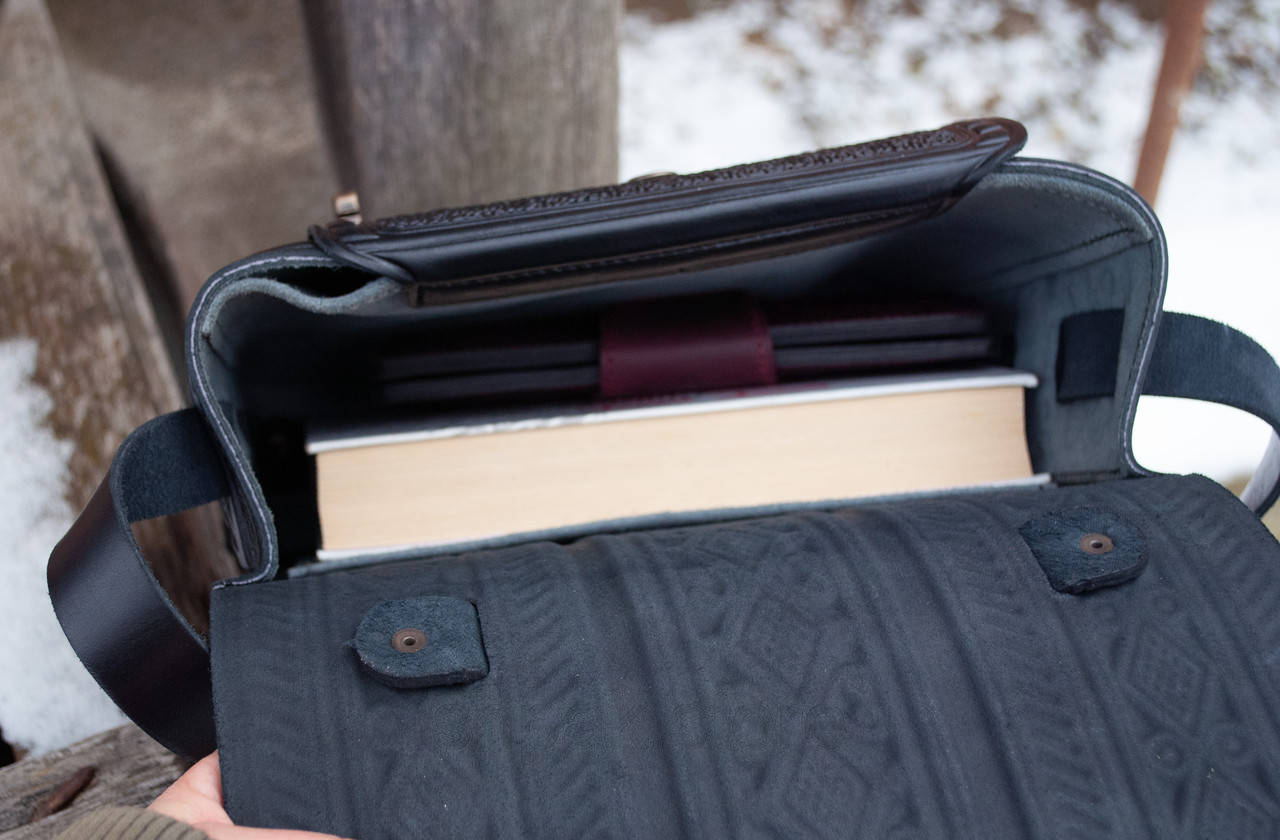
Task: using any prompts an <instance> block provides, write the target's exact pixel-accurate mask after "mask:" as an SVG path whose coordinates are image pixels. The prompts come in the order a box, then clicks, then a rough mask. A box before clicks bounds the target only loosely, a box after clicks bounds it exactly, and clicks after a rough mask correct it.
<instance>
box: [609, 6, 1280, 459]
mask: <svg viewBox="0 0 1280 840" xmlns="http://www.w3.org/2000/svg"><path fill="white" fill-rule="evenodd" d="M851 7H852V9H853V11H852V13H847V12H846V11H845V10H846V4H845V3H842V2H837V0H794V2H788V3H785V4H778V3H773V2H767V0H742V2H739V3H737V4H735V5H731V6H728V7H725V8H722V9H718V10H715V11H712V12H708V13H705V14H703V15H701V16H699V17H696V18H693V19H691V20H687V21H681V22H676V23H664V24H656V23H652V22H650V21H649V20H647V19H646V18H643V17H640V16H636V15H632V16H629V17H628V18H627V20H626V23H625V26H624V38H623V52H622V125H621V134H622V167H621V168H622V177H623V178H628V177H633V176H635V175H638V174H642V173H645V172H652V171H662V170H673V171H696V170H699V169H706V168H711V167H717V166H723V165H727V164H732V163H740V162H744V161H749V160H756V159H760V158H767V157H774V156H779V155H785V154H790V153H794V152H799V151H804V150H807V149H811V148H816V147H821V146H835V145H842V144H845V143H850V142H857V141H860V140H868V139H873V138H876V137H882V136H887V135H892V134H899V133H902V132H905V131H912V130H918V129H923V128H934V127H937V126H939V125H943V124H945V123H947V122H949V121H951V120H954V119H958V118H963V117H971V116H977V115H985V114H997V115H1000V116H1007V117H1012V118H1014V119H1017V120H1020V121H1021V122H1023V123H1024V124H1026V126H1027V128H1028V131H1029V133H1030V140H1029V142H1028V144H1027V148H1026V150H1025V152H1024V154H1027V155H1033V156H1039V157H1053V158H1059V159H1063V160H1071V161H1074V162H1077V163H1082V164H1085V165H1087V166H1091V167H1093V168H1095V169H1099V170H1101V171H1103V172H1106V173H1107V174H1109V175H1112V176H1113V177H1116V178H1119V179H1120V180H1124V181H1128V180H1129V179H1130V178H1131V177H1132V174H1133V171H1134V169H1135V168H1136V164H1137V155H1138V149H1139V147H1140V145H1141V142H1142V134H1143V131H1144V129H1145V126H1146V119H1147V114H1148V110H1149V108H1150V103H1151V95H1152V91H1153V89H1154V85H1155V78H1156V71H1157V69H1158V67H1159V63H1160V57H1161V50H1162V46H1163V35H1162V30H1161V28H1160V27H1159V26H1158V25H1156V24H1152V23H1148V22H1145V21H1143V20H1141V19H1139V18H1138V17H1137V16H1136V15H1135V14H1134V13H1133V12H1132V11H1131V9H1130V8H1129V7H1127V6H1123V5H1119V4H1116V3H1106V2H1104V3H1101V4H1099V5H1098V7H1097V9H1096V11H1094V12H1092V13H1091V12H1089V11H1086V10H1084V9H1082V8H1081V7H1080V6H1079V5H1074V4H1072V3H1069V2H1066V0H1045V2H1029V0H1023V2H1019V0H966V1H965V2H961V0H919V1H918V2H910V0H863V2H860V3H856V4H851ZM1210 8H1211V13H1210V15H1211V16H1210V19H1209V21H1208V28H1209V30H1210V32H1211V33H1212V35H1211V37H1210V38H1209V39H1208V40H1207V42H1206V51H1207V53H1208V55H1209V56H1210V69H1211V70H1212V71H1213V72H1212V73H1210V74H1208V75H1209V76H1210V81H1211V82H1212V84H1210V85H1209V87H1210V88H1211V90H1209V91H1207V92H1206V91H1204V90H1202V88H1203V87H1204V85H1199V86H1198V87H1197V89H1196V91H1194V92H1193V93H1192V95H1191V96H1190V97H1189V98H1188V100H1187V102H1186V104H1185V106H1184V125H1186V126H1187V127H1186V129H1185V130H1183V131H1182V132H1180V134H1179V135H1178V136H1177V137H1176V138H1175V142H1174V147H1173V150H1172V153H1171V156H1170V160H1169V163H1168V166H1167V168H1166V171H1165V176H1164V181H1163V184H1162V186H1161V195H1160V198H1159V201H1158V204H1157V208H1156V209H1157V211H1158V213H1159V215H1160V217H1161V219H1162V220H1163V223H1164V226H1165V229H1166V232H1167V234H1168V237H1169V243H1170V244H1169V251H1170V277H1169V290H1168V297H1167V301H1166V304H1167V308H1168V309H1171V310H1179V311H1186V312H1194V313H1196V314H1202V315H1207V316H1209V317H1213V318H1217V319H1219V320H1222V321H1225V322H1227V323H1230V324H1232V325H1233V326H1236V327H1238V328H1240V329H1243V330H1245V331H1246V332H1248V333H1249V334H1251V335H1252V336H1253V337H1254V338H1256V339H1257V340H1258V341H1260V342H1261V343H1262V344H1263V345H1264V346H1266V347H1267V348H1268V349H1269V350H1270V351H1271V352H1272V354H1273V355H1280V317H1277V315H1280V271H1277V269H1276V268H1275V267H1274V266H1275V265H1276V261H1275V259H1274V257H1273V252H1272V249H1273V241H1274V238H1275V235H1276V233H1278V232H1280V144H1277V143H1276V141H1277V140H1280V102H1277V97H1276V96H1275V91H1274V77H1273V76H1269V75H1266V74H1265V73H1259V72H1258V71H1257V68H1250V67H1249V66H1248V62H1247V61H1246V60H1245V58H1248V57H1250V56H1252V57H1253V58H1254V59H1255V60H1258V61H1261V62H1272V63H1274V61H1275V58H1276V52H1275V49H1276V46H1275V44H1274V42H1275V40H1276V38H1275V33H1277V32H1280V4H1277V3H1270V4H1252V3H1249V2H1248V0H1220V2H1218V3H1215V4H1213V5H1212V6H1211V7H1210ZM913 9H914V10H918V12H919V13H918V14H913V13H912V10H913ZM1249 16H1253V18H1252V19H1249ZM1242 21H1243V22H1242ZM1268 32H1270V33H1271V35H1270V37H1268V36H1267V35H1266V34H1265V33H1268ZM1242 41H1243V42H1244V43H1241V42H1242ZM1242 56H1244V57H1245V58H1242ZM1277 72H1280V68H1276V67H1271V69H1270V73H1271V74H1275V73H1277ZM1269 85H1270V86H1269ZM1267 435H1268V430H1267V429H1266V427H1265V426H1264V425H1263V424H1262V423H1261V421H1258V420H1256V419H1254V418H1252V417H1249V416H1248V415H1245V414H1242V413H1240V412H1236V411H1234V410H1232V409H1225V408H1220V407H1217V406H1207V405H1203V404H1199V403H1189V402H1185V401H1181V400H1164V399H1153V398H1146V399H1144V400H1143V401H1142V405H1141V406H1140V408H1139V412H1138V419H1137V426H1136V429H1135V449H1136V452H1137V455H1138V458H1139V461H1140V462H1141V463H1143V464H1145V465H1147V466H1150V467H1152V468H1155V469H1160V470H1167V471H1171V472H1191V471H1196V472H1205V473H1207V474H1209V475H1212V476H1214V477H1215V478H1219V479H1229V478H1234V477H1237V476H1239V475H1243V474H1247V473H1249V472H1250V471H1251V470H1252V468H1253V466H1254V464H1255V463H1256V462H1257V460H1258V458H1259V457H1260V455H1261V453H1262V451H1263V449H1264V448H1265V445H1266V439H1267Z"/></svg>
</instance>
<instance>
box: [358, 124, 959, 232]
mask: <svg viewBox="0 0 1280 840" xmlns="http://www.w3.org/2000/svg"><path fill="white" fill-rule="evenodd" d="M974 136H975V135H974V132H973V131H971V130H970V129H967V128H965V127H963V126H959V125H954V126H946V127H944V128H940V129H937V130H935V131H920V132H915V133H913V134H903V135H901V136H898V137H889V138H886V139H884V140H872V141H870V142H867V143H858V144H855V145H852V146H840V147H838V148H834V149H821V150H818V151H815V152H805V153H803V154H798V155H791V156H790V157H783V158H776V159H774V160H766V161H761V162H759V163H746V164H741V165H739V166H730V167H728V168H725V169H712V170H708V171H706V172H697V173H691V174H688V175H663V176H658V177H653V178H643V179H640V180H637V181H627V182H626V183H622V184H614V185H610V186H604V187H589V188H587V189H582V190H571V191H569V192H560V193H551V194H549V195H539V196H532V197H529V198H519V199H513V200H511V201H497V202H493V203H492V204H476V205H471V206H468V207H446V208H442V209H440V210H434V211H431V212H429V213H419V214H414V215H408V216H393V217H391V218H386V219H379V220H378V221H375V222H371V223H370V225H369V226H370V228H371V229H372V230H373V231H374V232H375V233H378V234H397V233H413V232H416V231H419V230H421V229H423V228H426V227H433V226H438V225H447V224H452V223H456V222H470V221H479V220H488V219H495V218H501V217H504V216H511V215H518V214H521V213H528V212H533V211H538V210H554V209H560V208H564V207H573V206H578V205H586V204H598V203H603V202H609V201H616V200H619V199H626V198H638V197H641V196H649V195H654V194H659V193H667V192H676V191H679V190H685V189H692V188H696V187H705V186H710V185H713V184H723V183H726V182H732V181H738V180H745V179H748V178H760V177H767V176H770V175H782V174H794V173H796V172H803V171H805V170H809V169H824V168H828V167H831V166H838V165H840V164H842V163H860V162H863V161H867V160H876V159H888V158H893V157H898V156H903V155H908V154H914V153H918V152H924V151H933V150H936V149H945V148H950V147H952V146H962V145H964V144H966V143H969V142H972V140H973V139H974Z"/></svg>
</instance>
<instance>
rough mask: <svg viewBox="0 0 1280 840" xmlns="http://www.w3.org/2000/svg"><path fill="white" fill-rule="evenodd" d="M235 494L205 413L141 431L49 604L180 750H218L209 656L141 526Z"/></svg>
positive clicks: (114, 467) (52, 572)
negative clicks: (142, 538)
mask: <svg viewBox="0 0 1280 840" xmlns="http://www.w3.org/2000/svg"><path fill="white" fill-rule="evenodd" d="M226 494H227V483H226V480H225V476H224V473H223V466H222V462H221V458H220V456H219V454H218V449H217V446H216V443H215V442H214V440H213V438H212V436H211V435H210V434H209V431H208V429H207V427H206V425H205V421H204V418H203V417H201V416H200V414H199V412H197V411H196V410H195V409H185V410H183V411H177V412H174V413H172V414H166V415H164V416H161V417H157V418H156V419H154V420H151V421H150V422H148V423H146V424H144V425H142V426H140V427H139V428H138V429H137V430H136V431H134V432H133V434H131V435H130V436H129V437H128V438H126V439H125V441H124V443H123V444H121V446H120V449H119V450H118V451H117V452H116V456H115V459H114V460H113V461H112V464H111V469H110V470H109V471H108V473H107V477H106V478H105V479H104V480H103V482H102V485H101V486H99V487H98V489H97V491H96V492H95V493H94V495H93V498H92V499H90V501H89V504H88V506H86V507H85V509H84V511H83V512H82V513H81V514H80V516H79V518H78V519H77V520H76V522H75V524H74V525H73V526H72V527H71V530H70V531H68V532H67V535H66V536H65V537H63V538H62V540H61V541H60V542H59V543H58V545H57V546H56V547H55V548H54V550H53V554H52V555H51V556H50V557H49V570H48V574H49V596H50V598H51V599H52V600H53V608H54V612H55V613H56V614H57V616H58V620H59V621H60V622H61V624H62V629H63V631H64V632H65V633H66V634H67V638H68V639H69V640H70V642H71V646H72V647H73V648H74V649H75V651H76V654H77V655H78V656H79V657H80V660H81V661H82V662H83V663H84V665H85V667H86V668H87V669H88V670H89V673H91V674H92V675H93V677H94V679H96V680H97V681H98V684H99V685H101V686H102V688H103V689H104V690H105V691H106V692H107V694H109V695H110V696H111V698H112V699H113V700H114V701H115V702H116V704H117V705H118V706H120V708H121V709H122V710H123V711H124V712H125V714H127V715H128V716H129V717H130V718H132V719H133V720H134V722H136V723H137V724H138V725H139V726H140V727H142V728H143V729H144V730H145V731H146V732H147V734H149V735H150V736H151V737H153V738H155V739H156V740H157V741H159V742H160V743H161V744H163V745H164V746H166V747H168V748H169V749H170V750H172V751H174V752H176V753H179V754H181V755H184V756H186V757H189V758H196V757H199V756H203V755H206V754H208V753H210V752H212V751H213V749H214V747H215V738H214V728H213V706H212V701H211V699H210V696H211V689H210V679H209V650H208V645H207V644H206V642H205V640H204V639H203V638H201V637H200V635H199V634H197V633H196V632H195V630H194V629H192V627H191V625H190V624H188V623H187V621H186V619H184V618H183V617H182V615H181V614H180V613H179V612H178V610H177V609H176V608H175V607H174V605H173V603H172V602H171V601H170V600H169V596H168V595H167V594H166V593H165V591H164V588H163V587H162V586H161V585H160V583H159V582H158V581H157V580H156V578H155V576H154V575H153V574H152V572H151V568H150V566H148V565H147V562H146V560H145V559H144V558H143V556H142V551H141V549H140V548H139V547H138V543H137V541H136V540H134V538H133V532H132V530H131V529H130V527H129V526H130V523H133V522H139V521H141V520H144V519H151V518H153V517H157V516H165V515H168V514H171V513H178V512H179V511H182V510H186V509H188V508H192V507H196V506H198V505H201V504H205V503H207V502H212V501H216V500H217V499H220V498H222V497H224V496H225V495H226Z"/></svg>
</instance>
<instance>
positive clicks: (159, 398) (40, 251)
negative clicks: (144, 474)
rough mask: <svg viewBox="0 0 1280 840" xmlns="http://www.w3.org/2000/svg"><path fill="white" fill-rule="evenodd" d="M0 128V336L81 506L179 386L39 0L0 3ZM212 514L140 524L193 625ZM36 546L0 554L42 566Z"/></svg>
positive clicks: (217, 557) (228, 567)
mask: <svg viewBox="0 0 1280 840" xmlns="http://www.w3.org/2000/svg"><path fill="white" fill-rule="evenodd" d="M0 137H3V142H0V197H2V198H0V301H3V304H0V339H18V338H21V339H29V340H32V341H34V343H35V345H36V348H37V349H36V364H35V372H34V376H33V379H34V380H35V384H37V385H38V386H39V387H40V388H41V389H43V390H44V391H45V392H46V393H47V394H48V395H49V396H50V398H51V403H52V406H51V411H50V413H49V415H48V417H47V420H46V422H47V424H48V426H49V428H50V431H51V432H52V433H53V434H54V435H55V436H56V437H58V438H59V439H62V440H66V441H69V442H71V443H72V447H71V451H70V456H69V460H68V463H67V465H66V476H65V483H64V487H63V490H64V495H65V497H66V500H67V502H68V504H69V506H70V507H71V509H72V510H79V509H80V508H81V507H82V506H83V505H84V503H85V502H86V501H87V500H88V498H89V496H90V495H91V494H92V492H93V491H94V489H95V488H96V486H97V485H98V483H99V481H101V479H102V477H103V475H104V474H105V472H106V469H107V465H108V464H109V463H110V461H111V457H112V455H113V454H114V452H115V449H116V447H117V446H119V444H120V442H121V441H122V440H123V439H124V437H125V436H126V435H127V434H128V433H129V432H130V431H131V430H132V429H133V428H134V427H135V426H137V425H138V424H140V423H142V422H143V421H145V420H147V419H148V418H150V417H152V416H154V415H155V414H157V413H160V412H163V411H168V410H171V409H173V408H176V407H178V406H180V405H181V404H182V390H181V389H180V387H179V378H178V376H176V375H175V372H174V370H173V367H172V364H171V360H170V358H169V356H168V355H167V353H166V351H165V348H164V346H163V342H162V339H161V337H160V331H159V329H158V328H157V324H156V319H155V316H154V314H153V311H152V306H151V302H150V300H149V299H148V297H147V294H146V292H145V290H144V288H143V286H142V284H141V282H140V280H139V278H138V274H137V271H136V269H135V266H134V262H133V258H132V255H131V253H130V249H129V246H128V243H127V241H126V239H125V237H124V234H123V232H122V230H121V227H120V223H119V219H118V217H117V214H116V210H115V206H114V204H113V202H112V200H111V196H110V194H109V192H108V190H107V187H106V184H105V181H104V178H103V174H102V170H101V167H100V166H99V164H98V161H97V158H96V157H95V154H94V150H93V146H92V143H91V141H90V138H89V136H88V134H87V132H86V131H85V130H84V127H83V125H82V123H81V121H80V116H79V113H78V110H77V105H76V101H75V99H74V97H73V95H72V92H71V87H70V83H69V79H68V74H67V70H66V67H65V65H64V63H63V61H62V59H61V56H60V54H59V52H58V45H57V40H56V38H55V36H54V32H53V27H52V24H51V22H50V20H49V16H48V14H47V12H46V10H45V8H44V5H43V3H42V2H41V0H5V2H3V3H0ZM216 513H217V512H216V511H213V510H205V511H201V512H198V513H196V514H195V515H194V516H193V517H187V518H184V519H183V520H180V521H177V520H175V521H171V522H164V523H157V524H155V525H149V526H148V530H149V531H151V532H152V533H153V534H155V535H156V536H155V537H154V538H153V539H149V540H148V542H147V545H148V548H149V549H151V550H152V552H151V555H150V558H151V559H152V561H153V562H154V563H155V565H156V568H157V572H158V574H159V575H160V577H161V579H162V580H166V581H170V582H174V588H173V589H171V592H173V594H174V595H175V600H176V601H177V602H179V603H180V604H181V605H183V607H184V609H186V610H188V612H187V614H188V616H189V617H190V618H191V619H192V620H193V623H195V624H197V625H198V626H199V625H202V624H204V623H206V622H207V619H205V618H204V614H205V613H202V600H203V599H205V598H206V597H207V595H206V593H207V589H208V583H209V582H210V581H211V580H213V579H215V578H217V577H225V576H227V575H229V574H234V565H233V564H232V563H231V562H229V558H228V557H227V556H226V554H225V552H223V551H221V550H220V541H219V540H218V539H217V538H216V537H215V538H214V539H208V538H205V539H198V538H196V539H193V538H192V535H193V534H195V533H209V531H210V530H213V532H214V533H215V534H216V528H217V525H216V523H217V519H216ZM210 517H214V518H213V519H212V520H211V518H210ZM197 541H198V543H199V547H200V550H199V551H196V550H194V549H193V547H192V546H193V542H197ZM44 550H45V548H44V547H41V548H40V554H39V556H14V557H11V558H9V560H10V562H13V563H17V564H22V565H23V566H24V567H25V568H28V569H29V568H32V567H35V568H42V567H43V565H44V563H45V561H46V556H45V555H44V553H43V552H44ZM157 560H158V562H157ZM25 579H30V578H29V577H28V578H25ZM178 581H181V582H182V585H181V587H180V588H179V587H178V586H177V583H176V582H178ZM29 595H30V596H31V597H42V596H43V593H42V592H31V593H29ZM110 608H111V605H110V604H109V603H108V604H104V609H110ZM205 612H207V608H206V610H205ZM0 678H3V679H14V678H17V676H16V675H13V674H5V675H0ZM23 678H26V677H23ZM3 798H5V797H3V795H0V799H3Z"/></svg>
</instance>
